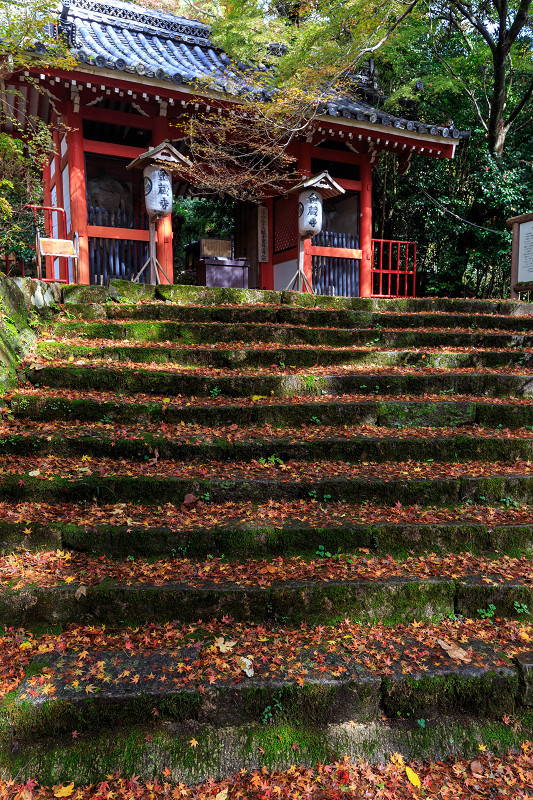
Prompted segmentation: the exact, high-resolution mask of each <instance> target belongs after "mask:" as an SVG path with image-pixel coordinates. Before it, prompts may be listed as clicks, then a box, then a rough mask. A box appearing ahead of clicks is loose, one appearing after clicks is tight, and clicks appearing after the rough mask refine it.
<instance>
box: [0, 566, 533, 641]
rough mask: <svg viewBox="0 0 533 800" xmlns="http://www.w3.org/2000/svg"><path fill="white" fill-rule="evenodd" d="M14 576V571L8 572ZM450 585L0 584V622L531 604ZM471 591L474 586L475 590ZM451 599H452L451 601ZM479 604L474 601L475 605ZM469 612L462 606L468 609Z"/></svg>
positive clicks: (505, 610) (528, 597) (513, 590)
mask: <svg viewBox="0 0 533 800" xmlns="http://www.w3.org/2000/svg"><path fill="white" fill-rule="evenodd" d="M13 580H16V576H14V577H13ZM470 589H471V587H470V586H469V585H467V584H465V585H464V586H463V585H458V586H457V587H456V586H455V584H454V582H453V581H449V580H437V579H428V580H424V581H421V580H419V579H418V580H417V579H408V578H405V579H403V578H397V579H391V580H388V581H386V580H375V581H328V582H319V583H318V582H317V583H315V582H312V581H306V582H304V581H287V582H284V583H282V584H279V585H276V586H272V587H250V586H240V585H238V584H228V583H222V584H218V585H216V586H214V585H213V586H206V587H204V588H191V587H188V586H186V585H179V584H174V583H172V582H166V583H142V584H140V583H135V582H131V583H129V584H128V585H126V584H117V583H112V582H110V581H105V582H104V583H101V584H100V585H94V586H86V585H84V584H81V590H82V591H83V594H82V595H79V596H78V597H76V592H78V591H79V590H80V584H79V583H72V584H69V585H62V586H47V587H39V586H32V585H25V586H23V587H22V588H20V589H15V588H13V589H11V588H3V587H0V625H20V626H24V627H30V628H31V627H32V626H35V625H43V624H44V625H69V624H76V625H79V624H95V625H96V624H98V625H100V624H103V625H118V624H127V625H137V624H142V623H144V622H146V620H151V621H152V622H167V621H170V620H179V621H180V622H193V621H195V620H197V619H198V618H202V619H204V620H207V619H213V618H215V619H216V618H219V619H220V618H222V617H223V616H224V615H228V616H231V617H233V618H234V619H236V620H238V621H253V622H258V623H259V622H265V623H269V624H270V623H272V622H276V621H277V622H281V621H283V623H284V624H300V623H302V622H317V623H318V622H328V621H330V620H334V619H336V618H343V617H344V616H346V615H348V616H349V617H350V618H352V619H356V620H358V621H360V622H372V621H374V622H375V621H378V620H382V621H385V622H388V623H394V622H410V621H414V620H424V621H431V620H433V619H441V618H442V617H447V616H449V615H450V614H454V613H455V611H456V610H457V609H458V613H464V612H469V611H470V609H471V608H472V607H474V606H475V603H478V605H477V606H475V608H474V613H475V615H476V616H479V615H478V614H477V613H476V609H477V608H478V607H480V608H485V607H488V606H489V605H490V603H493V604H494V606H495V608H496V612H495V613H498V615H501V614H506V615H507V616H508V617H516V616H517V613H516V611H515V607H514V605H513V604H514V603H515V602H520V603H523V604H525V605H526V606H528V607H531V608H533V590H531V589H530V588H528V587H527V586H525V585H522V584H510V585H508V586H502V587H498V589H496V588H495V587H492V586H491V587H487V586H485V585H484V584H481V585H480V586H478V585H477V584H475V585H474V586H473V588H472V591H470ZM476 590H477V591H476ZM456 598H459V602H458V603H457V604H456V605H454V600H455V599H456ZM479 604H481V605H479ZM468 615H469V616H470V615H471V614H470V613H469V614H468Z"/></svg>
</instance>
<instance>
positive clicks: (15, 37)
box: [0, 0, 74, 259]
mask: <svg viewBox="0 0 533 800" xmlns="http://www.w3.org/2000/svg"><path fill="white" fill-rule="evenodd" d="M53 23H57V7H56V5H55V3H52V2H51V1H50V0H27V2H24V3H22V2H12V0H0V85H1V86H2V87H3V88H2V94H3V103H2V108H1V119H0V122H1V129H2V133H0V253H1V254H3V255H4V256H5V255H7V254H9V253H13V254H14V255H15V257H16V258H24V259H28V258H30V257H32V250H31V245H32V244H33V240H34V234H33V225H32V221H31V215H30V214H29V213H28V212H25V211H24V205H25V204H26V203H31V202H35V201H37V200H39V199H40V198H41V196H42V195H41V193H42V188H41V186H42V167H43V165H44V163H45V159H46V158H48V157H49V154H50V151H51V150H52V149H53V143H52V137H51V132H50V129H49V125H48V122H47V120H42V119H39V118H38V117H36V116H34V115H30V114H29V112H27V110H25V108H26V106H25V98H24V94H23V93H22V92H21V91H20V90H19V89H18V88H17V87H18V83H17V79H18V75H19V74H20V73H21V72H22V71H26V72H28V73H29V74H28V75H27V76H26V86H27V87H28V86H31V87H34V88H35V89H36V90H37V91H39V92H42V91H43V89H42V87H41V86H40V85H39V83H38V81H37V80H35V79H33V78H32V76H31V72H30V70H31V67H32V66H34V64H35V60H36V59H39V64H40V65H42V66H44V67H46V66H60V67H67V68H68V67H70V66H72V65H73V63H74V62H73V60H72V57H71V56H70V55H69V53H68V51H67V49H66V47H65V45H64V43H63V41H62V40H61V38H58V37H57V34H56V31H57V28H56V27H54V24H53ZM6 87H8V88H6ZM19 101H20V102H19Z"/></svg>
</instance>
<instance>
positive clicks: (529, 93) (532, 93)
mask: <svg viewBox="0 0 533 800" xmlns="http://www.w3.org/2000/svg"><path fill="white" fill-rule="evenodd" d="M532 97H533V80H532V81H531V83H530V84H529V86H528V88H527V89H526V92H525V94H524V96H523V97H522V99H521V100H520V102H519V103H518V105H517V106H515V108H514V109H513V111H511V113H510V114H509V116H508V117H507V119H506V121H505V127H506V128H509V127H510V126H511V125H512V124H513V122H514V121H515V119H516V118H517V116H518V115H519V114H520V112H521V111H522V110H523V109H524V108H525V106H526V105H527V104H528V103H529V101H530V100H531V98H532Z"/></svg>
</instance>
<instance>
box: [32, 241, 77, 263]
mask: <svg viewBox="0 0 533 800" xmlns="http://www.w3.org/2000/svg"><path fill="white" fill-rule="evenodd" d="M39 244H40V246H41V247H40V249H41V255H42V256H54V257H55V258H58V257H59V258H77V255H78V254H77V252H76V250H75V248H74V242H71V241H70V239H43V238H42V237H39Z"/></svg>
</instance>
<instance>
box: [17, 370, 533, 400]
mask: <svg viewBox="0 0 533 800" xmlns="http://www.w3.org/2000/svg"><path fill="white" fill-rule="evenodd" d="M28 378H29V380H30V382H31V383H33V384H37V385H39V386H48V387H53V388H69V389H78V390H89V389H96V390H103V391H105V390H112V391H118V392H122V393H127V394H135V393H137V392H143V393H146V394H163V395H176V394H188V395H193V396H196V397H209V396H213V395H212V392H213V391H217V392H218V394H221V395H222V396H225V397H252V396H253V395H264V396H266V397H270V396H275V397H291V396H294V395H297V396H302V395H304V396H311V397H313V396H317V395H321V394H328V395H345V394H368V395H373V396H375V397H377V396H379V395H380V394H386V395H397V394H402V395H405V394H407V395H421V394H439V392H440V393H441V394H444V395H445V394H447V393H454V394H469V395H476V396H480V395H485V396H492V397H507V396H516V397H530V396H532V395H533V384H532V382H531V380H530V378H529V377H528V376H527V375H502V374H496V375H494V374H490V373H489V374H484V373H472V374H464V373H462V374H461V373H453V372H448V373H443V374H429V375H424V374H417V373H407V374H402V375H398V374H393V373H391V374H388V373H379V372H378V373H375V374H372V373H366V374H356V375H350V374H347V375H342V374H341V375H333V376H324V375H321V376H318V377H317V376H314V375H304V376H300V375H287V374H285V375H272V374H270V375H264V374H257V375H253V376H248V375H231V374H229V375H221V376H216V377H214V376H213V377H211V376H205V375H198V374H194V371H193V372H192V373H173V372H170V371H169V372H166V371H163V370H160V371H158V370H150V369H143V368H141V367H139V369H137V370H134V371H131V370H127V369H120V368H118V367H114V366H110V367H91V366H86V367H76V366H43V367H42V368H41V369H39V370H35V369H30V370H29V371H28Z"/></svg>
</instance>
